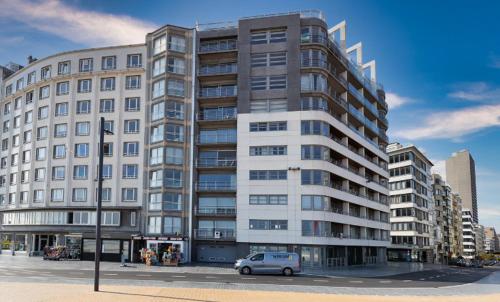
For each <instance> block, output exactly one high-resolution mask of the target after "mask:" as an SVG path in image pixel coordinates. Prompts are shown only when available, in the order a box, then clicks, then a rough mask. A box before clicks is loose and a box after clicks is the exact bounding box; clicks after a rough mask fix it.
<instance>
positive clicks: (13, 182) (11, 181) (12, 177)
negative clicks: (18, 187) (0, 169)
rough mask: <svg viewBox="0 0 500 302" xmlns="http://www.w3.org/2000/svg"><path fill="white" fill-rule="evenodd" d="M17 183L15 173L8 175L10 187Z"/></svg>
mask: <svg viewBox="0 0 500 302" xmlns="http://www.w3.org/2000/svg"><path fill="white" fill-rule="evenodd" d="M16 183H17V173H10V185H11V186H12V185H15V184H16Z"/></svg>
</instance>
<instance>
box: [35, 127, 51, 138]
mask: <svg viewBox="0 0 500 302" xmlns="http://www.w3.org/2000/svg"><path fill="white" fill-rule="evenodd" d="M48 134H49V130H48V128H47V127H39V128H37V129H36V139H37V140H39V141H41V140H44V139H47V136H48Z"/></svg>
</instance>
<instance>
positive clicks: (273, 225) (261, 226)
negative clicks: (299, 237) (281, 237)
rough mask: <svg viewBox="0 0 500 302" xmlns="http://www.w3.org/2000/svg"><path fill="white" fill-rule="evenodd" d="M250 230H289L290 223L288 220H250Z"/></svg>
mask: <svg viewBox="0 0 500 302" xmlns="http://www.w3.org/2000/svg"><path fill="white" fill-rule="evenodd" d="M249 229H250V230H287V229H288V221H287V220H262V219H250V220H249Z"/></svg>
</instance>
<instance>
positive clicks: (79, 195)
mask: <svg viewBox="0 0 500 302" xmlns="http://www.w3.org/2000/svg"><path fill="white" fill-rule="evenodd" d="M73 201H74V202H86V201H87V189H86V188H74V189H73Z"/></svg>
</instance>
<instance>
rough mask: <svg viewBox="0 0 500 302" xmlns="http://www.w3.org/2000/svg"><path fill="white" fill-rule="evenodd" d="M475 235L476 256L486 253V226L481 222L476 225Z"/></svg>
mask: <svg viewBox="0 0 500 302" xmlns="http://www.w3.org/2000/svg"><path fill="white" fill-rule="evenodd" d="M474 235H475V238H476V256H479V255H482V254H484V240H485V239H484V226H483V225H481V224H475V225H474Z"/></svg>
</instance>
